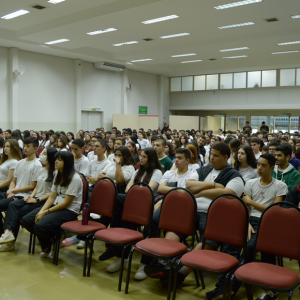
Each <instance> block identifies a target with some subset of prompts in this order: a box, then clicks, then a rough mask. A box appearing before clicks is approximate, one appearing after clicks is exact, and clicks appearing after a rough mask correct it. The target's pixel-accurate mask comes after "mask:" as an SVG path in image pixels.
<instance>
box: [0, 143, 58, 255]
mask: <svg viewBox="0 0 300 300" xmlns="http://www.w3.org/2000/svg"><path fill="white" fill-rule="evenodd" d="M56 153H57V150H56V149H55V148H52V147H48V148H47V149H45V150H44V151H43V152H42V153H41V154H40V162H41V163H42V164H44V165H45V167H44V168H41V169H40V170H39V174H38V179H37V185H36V187H35V189H34V190H33V192H32V193H31V195H28V196H26V197H24V198H23V199H19V200H16V201H12V202H10V204H9V206H8V209H7V212H6V215H5V222H4V226H3V228H4V230H5V232H4V233H3V234H2V236H1V238H0V244H1V245H0V252H7V251H13V250H14V241H15V240H16V239H17V236H18V232H19V227H20V219H21V218H22V217H24V216H25V215H27V214H28V213H30V212H31V211H33V210H34V209H36V208H39V207H41V206H43V205H44V203H45V201H46V200H47V199H48V198H49V195H50V192H51V187H52V184H53V180H54V177H55V175H56V173H57V172H56V170H55V158H54V156H55V154H56ZM2 244H4V245H2Z"/></svg>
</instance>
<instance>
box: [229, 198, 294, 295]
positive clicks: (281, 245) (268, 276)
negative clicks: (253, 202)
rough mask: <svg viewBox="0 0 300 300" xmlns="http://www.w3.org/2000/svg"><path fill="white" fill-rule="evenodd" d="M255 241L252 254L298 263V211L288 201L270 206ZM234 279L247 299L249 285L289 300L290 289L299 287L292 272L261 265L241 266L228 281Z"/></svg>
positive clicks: (273, 266) (282, 268) (291, 291)
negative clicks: (265, 254)
mask: <svg viewBox="0 0 300 300" xmlns="http://www.w3.org/2000/svg"><path fill="white" fill-rule="evenodd" d="M281 205H284V206H285V207H287V206H289V208H283V207H280V206H281ZM256 238H257V239H256V251H258V252H263V253H268V254H271V255H275V256H277V255H278V256H282V257H287V258H292V259H296V260H300V210H299V208H298V207H296V206H295V205H293V204H291V203H288V202H283V203H282V202H279V203H274V204H272V205H270V206H269V207H268V208H267V209H266V210H265V211H264V212H263V214H262V216H261V221H260V225H259V228H258V230H257V236H256ZM255 255H256V253H254V257H253V260H254V258H255ZM234 277H235V278H236V279H237V280H238V281H241V282H242V283H244V284H245V287H246V292H247V299H248V300H250V299H253V295H252V289H251V286H258V287H261V288H263V289H265V290H271V291H275V292H279V293H289V297H288V299H289V300H291V299H292V295H293V291H294V289H295V288H296V287H297V286H298V285H299V284H300V280H299V275H298V273H296V272H295V271H292V270H289V269H287V268H284V267H281V266H276V265H272V264H268V263H263V262H251V263H248V264H245V265H243V266H242V267H240V268H239V269H237V270H236V271H235V273H234V275H233V276H232V280H231V282H232V281H233V279H234Z"/></svg>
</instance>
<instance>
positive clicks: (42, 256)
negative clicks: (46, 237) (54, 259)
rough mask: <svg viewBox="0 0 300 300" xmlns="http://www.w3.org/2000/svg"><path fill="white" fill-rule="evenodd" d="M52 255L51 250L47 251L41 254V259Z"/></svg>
mask: <svg viewBox="0 0 300 300" xmlns="http://www.w3.org/2000/svg"><path fill="white" fill-rule="evenodd" d="M50 254H51V250H48V249H46V250H45V251H42V252H41V254H40V255H41V258H47V257H48V256H49V255H50Z"/></svg>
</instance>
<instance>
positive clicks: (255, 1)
mask: <svg viewBox="0 0 300 300" xmlns="http://www.w3.org/2000/svg"><path fill="white" fill-rule="evenodd" d="M258 2H262V0H244V1H238V2H233V3H229V4H223V5H219V6H215V9H226V8H232V7H237V6H241V5H247V4H252V3H258Z"/></svg>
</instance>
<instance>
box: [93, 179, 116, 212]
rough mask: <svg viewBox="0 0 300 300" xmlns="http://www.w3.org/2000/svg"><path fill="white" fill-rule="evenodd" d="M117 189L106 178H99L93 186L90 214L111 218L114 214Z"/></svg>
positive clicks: (111, 181)
mask: <svg viewBox="0 0 300 300" xmlns="http://www.w3.org/2000/svg"><path fill="white" fill-rule="evenodd" d="M116 196H117V187H116V185H115V183H114V181H113V180H112V179H110V178H108V177H104V178H101V179H100V180H99V181H98V182H97V183H96V184H95V186H94V189H93V192H92V197H91V201H90V212H91V213H95V214H98V215H101V216H105V217H109V218H111V217H112V216H113V212H114V205H115V199H116Z"/></svg>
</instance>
